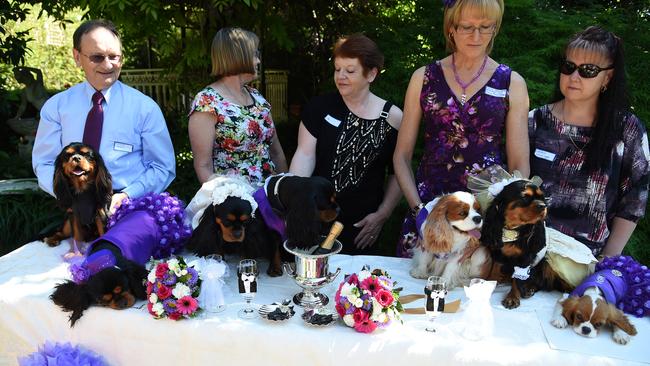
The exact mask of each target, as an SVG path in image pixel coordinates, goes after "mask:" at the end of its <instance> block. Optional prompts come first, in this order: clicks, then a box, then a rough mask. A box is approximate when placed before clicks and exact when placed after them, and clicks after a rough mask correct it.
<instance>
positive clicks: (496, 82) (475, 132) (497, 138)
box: [397, 61, 512, 257]
mask: <svg viewBox="0 0 650 366" xmlns="http://www.w3.org/2000/svg"><path fill="white" fill-rule="evenodd" d="M511 72H512V71H511V69H510V68H509V67H508V66H506V65H499V66H497V68H496V70H495V71H494V73H493V74H492V77H491V78H490V80H489V81H488V82H487V83H486V84H485V85H484V86H483V87H482V88H481V89H479V91H478V92H476V94H474V95H473V96H471V97H470V98H469V99H468V100H467V102H465V104H464V105H461V104H460V101H459V100H458V98H457V97H456V96H455V95H454V93H453V92H452V90H451V89H450V88H449V84H447V81H446V80H445V77H444V74H443V72H442V67H441V66H440V61H435V62H433V63H431V64H429V65H427V67H426V69H425V71H424V81H423V84H422V91H421V92H420V106H421V107H422V115H423V123H424V153H423V155H422V159H421V160H420V165H419V167H418V169H417V172H416V174H415V180H416V186H417V189H418V195H419V196H420V199H421V200H422V202H429V201H431V200H432V199H434V198H435V197H436V196H439V195H441V194H443V193H451V192H455V191H467V176H468V175H469V174H477V173H479V172H481V171H482V170H483V169H484V168H486V167H488V166H490V165H494V164H500V165H504V164H505V158H504V155H505V143H504V140H503V136H504V131H505V122H506V115H507V114H508V106H509V105H508V103H509V99H508V89H509V88H510V74H511ZM416 241H417V229H416V228H415V220H413V218H412V217H411V215H410V214H408V213H407V217H406V218H405V220H404V225H403V226H402V235H401V237H400V240H399V243H398V244H397V255H398V256H400V257H410V256H411V253H410V252H409V251H410V249H411V248H413V247H414V245H415V243H416Z"/></svg>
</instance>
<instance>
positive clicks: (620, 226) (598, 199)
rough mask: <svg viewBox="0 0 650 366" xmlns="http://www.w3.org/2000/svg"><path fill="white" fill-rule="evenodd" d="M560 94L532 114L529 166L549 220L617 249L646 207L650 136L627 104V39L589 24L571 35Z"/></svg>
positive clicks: (596, 248)
mask: <svg viewBox="0 0 650 366" xmlns="http://www.w3.org/2000/svg"><path fill="white" fill-rule="evenodd" d="M558 92H559V93H558V98H557V101H556V102H554V103H551V104H548V105H545V106H542V107H540V108H538V109H535V110H533V111H531V112H530V114H529V134H530V144H531V174H532V175H539V176H540V177H541V178H542V179H543V180H544V182H543V184H542V190H543V191H544V192H545V193H546V196H547V197H550V202H549V205H548V207H549V210H548V218H547V222H546V223H547V225H549V226H551V227H553V228H554V229H557V230H559V231H561V232H563V233H565V234H567V235H570V236H572V237H574V238H575V239H577V240H579V241H581V242H583V243H584V244H585V245H587V247H589V248H590V249H591V250H592V252H593V254H594V255H596V256H599V255H605V256H611V255H616V254H620V253H621V251H622V250H623V247H625V244H626V243H627V241H628V239H629V238H630V236H631V235H632V232H633V231H634V228H635V227H636V223H637V222H638V221H639V219H640V218H641V217H643V215H644V213H645V207H646V201H647V196H648V170H649V169H648V166H649V164H648V159H649V158H650V154H649V153H648V138H647V135H646V131H645V128H644V125H643V123H642V122H641V121H640V120H639V119H638V118H637V117H636V116H635V115H634V114H632V113H631V111H630V105H629V101H628V98H627V89H626V86H625V70H624V63H623V44H622V40H621V39H620V38H618V37H617V36H616V35H614V34H613V33H611V32H608V31H606V30H604V29H602V28H600V27H589V28H587V29H585V30H584V31H582V32H579V33H577V34H576V35H574V36H573V37H572V38H571V40H570V41H569V43H568V45H567V47H566V49H565V53H564V60H563V61H562V63H561V65H560V82H559V91H558Z"/></svg>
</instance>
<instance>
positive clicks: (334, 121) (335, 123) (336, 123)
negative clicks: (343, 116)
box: [325, 114, 341, 127]
mask: <svg viewBox="0 0 650 366" xmlns="http://www.w3.org/2000/svg"><path fill="white" fill-rule="evenodd" d="M325 120H326V121H327V123H329V124H331V125H332V126H334V127H338V126H339V125H340V124H341V121H339V120H338V119H336V118H334V117H332V116H330V115H329V114H328V115H327V116H325Z"/></svg>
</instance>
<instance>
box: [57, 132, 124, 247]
mask: <svg viewBox="0 0 650 366" xmlns="http://www.w3.org/2000/svg"><path fill="white" fill-rule="evenodd" d="M54 165H55V166H54V194H55V195H56V200H57V203H58V205H59V206H60V207H61V208H62V209H63V210H65V215H66V217H65V221H64V223H63V226H62V227H61V228H60V229H59V230H58V231H57V232H56V233H54V234H53V235H52V236H49V237H46V238H45V239H44V240H45V242H46V243H47V244H48V245H50V246H57V245H59V243H60V242H61V240H63V239H67V238H69V237H72V238H73V239H74V241H75V242H78V243H80V242H90V241H92V240H94V239H96V238H98V237H99V236H101V235H103V234H104V230H105V226H106V212H107V210H108V205H109V204H110V202H111V195H112V193H113V190H112V184H111V175H110V173H109V172H108V170H107V169H106V166H105V165H104V161H103V160H102V157H101V156H100V155H99V153H97V152H96V151H95V150H93V148H92V147H90V146H88V145H85V144H82V143H79V142H73V143H71V144H69V145H68V146H66V147H64V148H63V150H61V152H60V153H59V155H58V156H57V157H56V160H55V162H54ZM73 245H74V244H73Z"/></svg>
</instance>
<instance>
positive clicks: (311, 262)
mask: <svg viewBox="0 0 650 366" xmlns="http://www.w3.org/2000/svg"><path fill="white" fill-rule="evenodd" d="M342 248H343V244H341V242H340V241H338V240H336V241H335V242H334V245H333V246H332V251H331V252H329V253H326V254H319V255H313V254H308V253H306V252H305V251H302V250H300V249H295V248H288V247H287V242H286V241H285V242H284V249H285V250H286V251H287V252H289V253H291V254H293V255H294V256H295V266H292V265H291V264H289V263H285V264H284V271H285V272H286V273H287V274H288V275H289V276H291V277H292V278H293V279H294V281H296V283H297V284H298V286H300V287H302V288H303V291H302V292H299V293H297V294H295V295H294V296H293V302H294V303H296V304H297V305H300V306H303V307H308V308H314V307H319V306H322V305H326V304H327V303H328V302H329V298H328V297H327V296H326V295H323V294H321V293H319V292H318V290H319V289H320V288H321V287H323V286H325V285H327V284H328V283H330V282H332V281H333V280H334V279H335V278H336V276H338V275H339V273H340V272H341V269H340V268H337V269H336V272H334V273H330V272H329V266H328V263H327V262H328V260H329V257H330V256H332V255H334V254H336V253H338V252H340V251H341V249H342Z"/></svg>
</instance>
